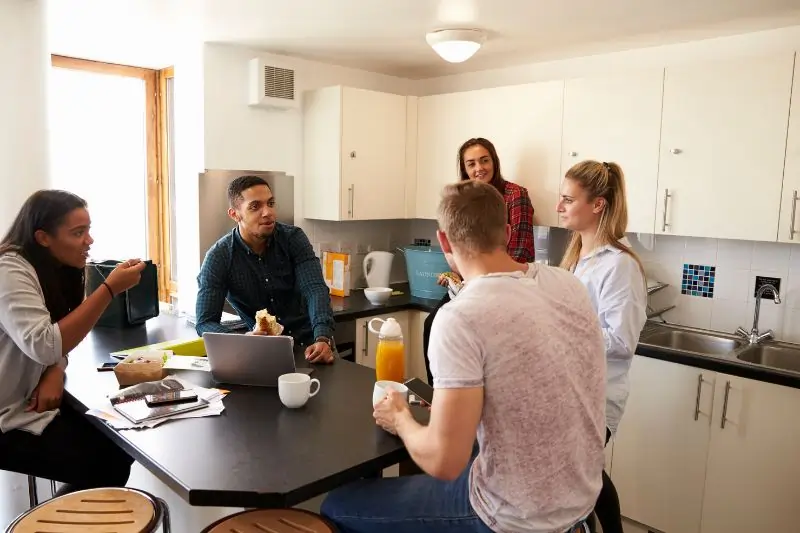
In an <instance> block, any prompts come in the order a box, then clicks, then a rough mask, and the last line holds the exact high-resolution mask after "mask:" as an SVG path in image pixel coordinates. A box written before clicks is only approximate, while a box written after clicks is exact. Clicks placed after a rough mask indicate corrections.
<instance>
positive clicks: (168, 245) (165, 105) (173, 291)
mask: <svg viewBox="0 0 800 533" xmlns="http://www.w3.org/2000/svg"><path fill="white" fill-rule="evenodd" d="M158 82H159V83H158V87H159V89H158V100H159V101H158V109H159V157H160V160H161V176H162V180H161V204H162V205H161V214H162V217H163V218H162V227H164V228H166V229H165V231H164V235H163V236H162V237H163V238H162V251H161V256H162V258H163V263H164V268H163V269H162V273H163V282H164V284H163V286H162V290H163V292H164V298H163V299H164V301H171V300H172V299H174V298H177V295H178V251H177V242H178V241H177V239H176V237H175V228H177V227H178V226H177V222H176V220H175V203H176V200H175V83H174V82H175V71H174V69H173V68H172V67H170V68H167V69H164V70H161V71H159V73H158Z"/></svg>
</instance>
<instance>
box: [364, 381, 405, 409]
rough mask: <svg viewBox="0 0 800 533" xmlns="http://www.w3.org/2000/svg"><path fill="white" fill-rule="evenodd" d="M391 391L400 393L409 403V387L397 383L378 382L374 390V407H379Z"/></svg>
mask: <svg viewBox="0 0 800 533" xmlns="http://www.w3.org/2000/svg"><path fill="white" fill-rule="evenodd" d="M390 390H393V391H397V392H399V393H400V394H401V395H402V396H403V397H404V398H405V399H406V401H408V387H406V386H405V385H403V384H402V383H399V382H397V381H378V382H376V383H375V387H374V388H373V389H372V406H373V407H375V406H376V405H378V404H379V403H380V402H381V400H383V399H384V398H385V397H386V394H388V392H389V391H390Z"/></svg>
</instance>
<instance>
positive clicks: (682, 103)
mask: <svg viewBox="0 0 800 533" xmlns="http://www.w3.org/2000/svg"><path fill="white" fill-rule="evenodd" d="M793 61H794V55H793V54H791V53H783V54H774V55H772V56H769V57H760V58H756V59H738V60H735V61H724V62H717V63H711V64H697V65H683V66H676V67H667V69H666V71H665V77H664V109H663V115H662V130H661V149H660V152H661V153H660V170H659V178H658V198H657V216H656V232H657V233H666V234H675V235H685V236H696V237H714V238H731V239H748V240H762V241H774V240H776V234H777V230H778V218H779V210H780V198H781V186H782V182H783V170H784V154H785V149H786V133H787V124H788V119H789V103H790V94H791V90H792V74H793Z"/></svg>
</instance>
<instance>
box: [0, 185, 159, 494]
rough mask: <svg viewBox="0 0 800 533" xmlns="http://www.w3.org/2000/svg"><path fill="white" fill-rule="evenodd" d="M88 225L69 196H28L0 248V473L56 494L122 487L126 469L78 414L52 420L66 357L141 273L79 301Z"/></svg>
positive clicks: (128, 270)
mask: <svg viewBox="0 0 800 533" xmlns="http://www.w3.org/2000/svg"><path fill="white" fill-rule="evenodd" d="M90 223H91V221H90V219H89V212H88V211H87V210H86V202H85V201H84V200H82V199H81V198H79V197H78V196H75V195H74V194H71V193H68V192H65V191H56V190H43V191H38V192H36V193H34V194H33V195H31V196H30V197H29V198H28V200H27V201H26V202H25V204H24V205H23V206H22V209H20V211H19V213H18V214H17V216H16V218H15V219H14V222H13V223H12V225H11V228H10V229H9V231H8V233H7V234H6V236H5V237H4V238H3V240H2V242H0V469H2V470H8V471H13V472H19V473H22V474H27V475H34V476H37V477H42V478H45V479H51V480H54V481H60V482H62V483H65V485H64V486H63V487H62V488H61V490H60V493H62V494H63V493H67V492H71V491H73V490H80V489H88V488H95V487H113V486H124V485H125V484H126V483H127V481H128V476H129V474H130V467H131V464H132V463H133V459H131V458H130V457H129V456H128V455H127V454H126V453H125V452H124V451H122V450H121V449H120V448H118V447H117V446H115V445H114V444H113V443H112V442H111V441H110V440H108V439H107V438H106V437H105V436H104V435H103V434H102V433H100V432H99V430H97V429H95V428H94V427H93V426H92V425H91V424H89V422H88V421H87V420H85V419H84V416H83V415H82V414H78V413H76V412H74V411H72V410H70V409H64V410H63V411H61V412H60V413H59V411H60V410H59V406H60V404H61V396H62V394H63V391H64V371H65V369H66V367H67V364H68V358H69V352H70V351H71V350H72V349H74V348H75V347H76V346H77V345H78V344H79V343H80V342H81V341H82V340H83V339H84V338H85V337H86V335H87V334H88V333H89V331H90V330H91V329H92V327H94V325H95V324H96V323H97V321H98V320H99V319H100V316H101V315H102V314H103V312H104V311H105V309H106V307H107V306H108V304H109V303H110V302H111V300H112V298H113V297H114V296H116V295H117V294H120V293H121V292H123V291H125V290H128V289H130V288H131V287H133V286H135V285H136V284H138V283H139V280H140V278H141V272H142V270H143V269H144V266H145V264H144V263H142V262H141V261H139V260H138V259H131V260H129V261H126V262H124V263H122V264H120V265H119V266H117V268H115V269H114V271H113V272H111V274H109V276H108V277H107V278H106V280H105V282H104V283H103V284H102V285H101V286H100V287H98V289H97V290H95V291H94V292H93V293H92V294H90V295H88V296H86V297H85V294H84V291H85V278H84V268H85V266H86V261H87V258H88V254H89V248H90V247H91V245H92V242H93V240H92V237H91V236H90V234H89V227H90Z"/></svg>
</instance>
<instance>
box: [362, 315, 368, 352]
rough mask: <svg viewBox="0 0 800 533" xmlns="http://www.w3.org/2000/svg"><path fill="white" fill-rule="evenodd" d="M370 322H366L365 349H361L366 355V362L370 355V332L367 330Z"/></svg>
mask: <svg viewBox="0 0 800 533" xmlns="http://www.w3.org/2000/svg"><path fill="white" fill-rule="evenodd" d="M368 324H369V322H364V347H363V348H361V353H362V354H364V360H366V359H367V356H368V355H369V330H368V329H367V325H368Z"/></svg>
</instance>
